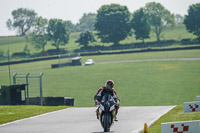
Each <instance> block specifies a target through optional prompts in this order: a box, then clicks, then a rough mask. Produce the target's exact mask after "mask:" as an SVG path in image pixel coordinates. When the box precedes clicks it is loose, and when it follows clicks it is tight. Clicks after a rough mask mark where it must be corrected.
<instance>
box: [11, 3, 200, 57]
mask: <svg viewBox="0 0 200 133" xmlns="http://www.w3.org/2000/svg"><path fill="white" fill-rule="evenodd" d="M12 16H13V18H12V20H11V19H8V21H7V27H8V28H9V29H10V30H13V29H15V30H17V31H18V35H21V36H25V35H26V38H27V40H28V41H29V42H30V43H31V44H32V45H34V47H35V48H36V49H41V50H42V51H41V52H42V53H44V52H45V46H46V45H47V43H48V42H50V44H51V45H53V46H55V47H56V50H58V51H59V47H60V45H66V44H67V43H68V42H69V39H70V38H69V35H70V33H71V32H81V34H80V36H79V38H78V39H77V40H76V42H78V43H79V44H80V45H83V47H87V46H88V44H89V43H90V42H94V41H96V40H95V37H94V36H97V37H98V38H100V40H101V42H103V43H113V46H118V45H119V42H120V41H122V40H124V39H125V38H126V37H127V36H131V35H132V34H135V37H136V39H137V40H142V41H143V42H144V41H145V39H148V38H150V32H151V31H153V32H154V33H155V35H156V38H157V41H158V42H160V35H161V33H162V32H163V29H165V28H166V27H174V26H175V25H176V24H177V23H184V24H185V25H186V28H187V30H188V31H189V32H191V33H193V34H194V35H196V36H197V38H198V39H199V40H200V3H197V4H193V5H190V7H189V10H188V15H185V16H184V17H183V16H181V15H178V14H176V15H174V14H172V13H171V12H170V11H169V10H167V9H166V8H165V7H164V6H163V5H161V4H160V3H156V2H150V3H147V4H146V5H145V6H144V7H142V8H140V9H138V10H137V11H135V12H134V13H131V12H130V11H129V10H128V8H127V7H126V6H122V5H119V4H110V5H103V6H102V7H100V8H99V9H98V11H97V14H95V13H88V14H84V15H83V17H82V18H81V19H80V21H79V23H77V24H73V23H72V22H71V21H64V20H61V19H55V18H54V19H50V20H48V19H46V18H43V17H41V16H38V14H37V13H36V12H35V11H34V10H30V9H26V8H19V9H17V10H14V11H12ZM92 31H95V33H96V34H95V35H94V32H92Z"/></svg>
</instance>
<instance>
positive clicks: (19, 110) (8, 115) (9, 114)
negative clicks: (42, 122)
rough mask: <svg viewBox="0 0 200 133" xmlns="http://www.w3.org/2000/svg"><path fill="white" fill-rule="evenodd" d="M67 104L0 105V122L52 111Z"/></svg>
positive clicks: (63, 107)
mask: <svg viewBox="0 0 200 133" xmlns="http://www.w3.org/2000/svg"><path fill="white" fill-rule="evenodd" d="M65 108H69V107H68V106H25V105H21V106H0V118H1V119H0V124H3V123H7V122H11V121H15V120H19V119H23V118H28V117H31V116H36V115H40V114H44V113H47V112H52V111H56V110H60V109H65Z"/></svg>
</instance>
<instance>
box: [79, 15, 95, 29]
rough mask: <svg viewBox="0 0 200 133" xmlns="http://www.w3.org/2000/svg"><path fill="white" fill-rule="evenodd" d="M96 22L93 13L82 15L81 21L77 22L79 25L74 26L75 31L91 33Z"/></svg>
mask: <svg viewBox="0 0 200 133" xmlns="http://www.w3.org/2000/svg"><path fill="white" fill-rule="evenodd" d="M95 21H96V14H95V13H88V14H86V13H84V14H83V16H82V17H81V19H80V20H79V24H77V25H76V29H77V30H78V31H86V30H88V31H92V30H94V24H95Z"/></svg>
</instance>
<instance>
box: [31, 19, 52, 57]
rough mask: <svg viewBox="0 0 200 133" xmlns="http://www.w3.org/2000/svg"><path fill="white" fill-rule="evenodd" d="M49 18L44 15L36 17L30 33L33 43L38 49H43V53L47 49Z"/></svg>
mask: <svg viewBox="0 0 200 133" xmlns="http://www.w3.org/2000/svg"><path fill="white" fill-rule="evenodd" d="M47 27H48V20H47V19H45V18H42V17H38V18H36V19H35V21H34V23H33V28H34V30H33V32H32V33H31V34H30V38H31V39H30V41H31V44H32V45H34V47H35V48H36V49H42V53H44V51H45V46H46V44H47V42H48V33H47Z"/></svg>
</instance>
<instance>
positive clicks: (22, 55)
mask: <svg viewBox="0 0 200 133" xmlns="http://www.w3.org/2000/svg"><path fill="white" fill-rule="evenodd" d="M12 56H13V57H26V56H27V53H26V52H16V53H13V54H12Z"/></svg>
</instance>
